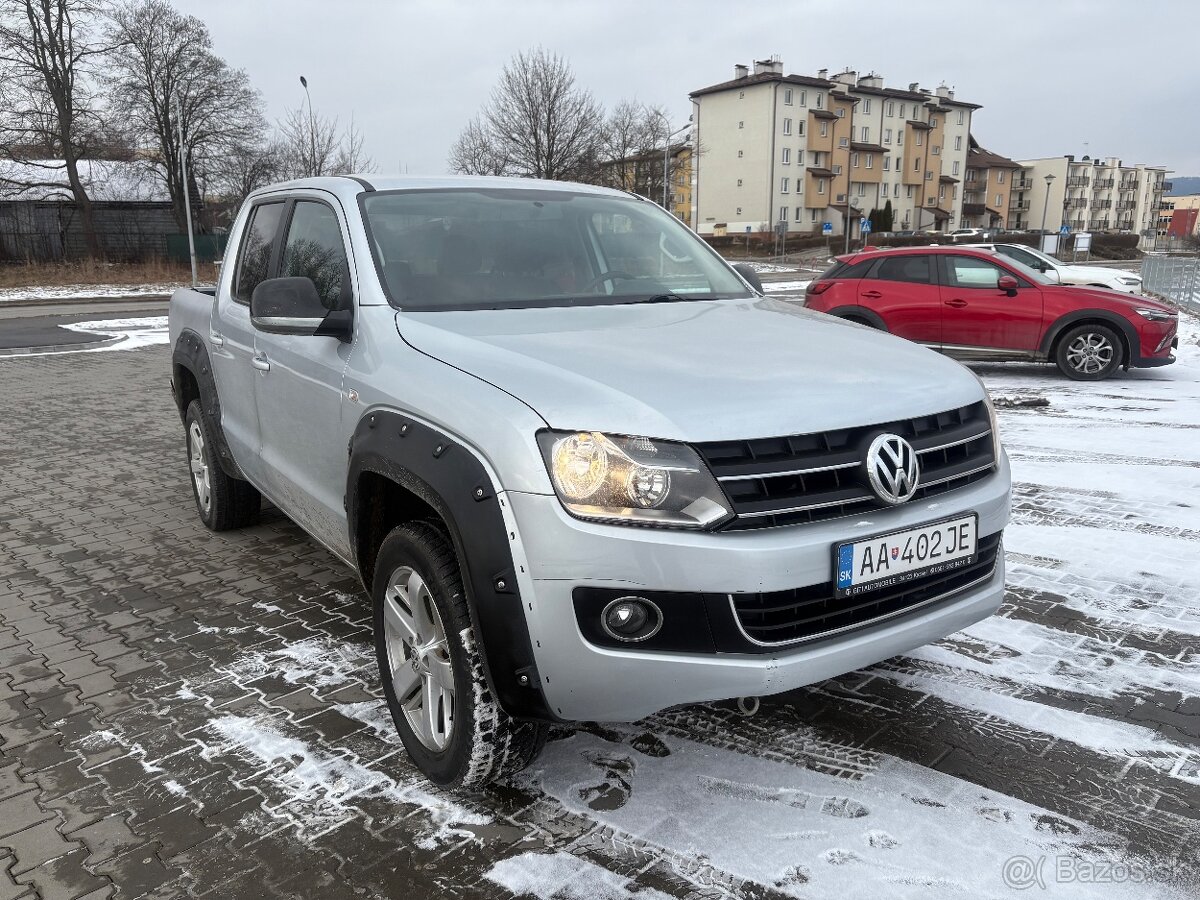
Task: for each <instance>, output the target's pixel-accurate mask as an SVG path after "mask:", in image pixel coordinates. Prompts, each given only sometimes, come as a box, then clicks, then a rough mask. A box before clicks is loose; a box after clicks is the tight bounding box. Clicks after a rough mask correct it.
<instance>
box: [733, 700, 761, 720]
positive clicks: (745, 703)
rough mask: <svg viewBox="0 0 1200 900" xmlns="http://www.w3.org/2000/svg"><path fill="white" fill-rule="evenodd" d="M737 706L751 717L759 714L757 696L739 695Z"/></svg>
mask: <svg viewBox="0 0 1200 900" xmlns="http://www.w3.org/2000/svg"><path fill="white" fill-rule="evenodd" d="M737 708H738V712H740V713H741V714H742V715H743V716H746V717H749V716H753V715H757V714H758V698H757V697H738V698H737Z"/></svg>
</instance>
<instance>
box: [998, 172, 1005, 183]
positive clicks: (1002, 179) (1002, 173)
mask: <svg viewBox="0 0 1200 900" xmlns="http://www.w3.org/2000/svg"><path fill="white" fill-rule="evenodd" d="M996 184H1004V170H1003V169H1001V170H1000V171H999V172H997V173H996Z"/></svg>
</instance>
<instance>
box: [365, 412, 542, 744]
mask: <svg viewBox="0 0 1200 900" xmlns="http://www.w3.org/2000/svg"><path fill="white" fill-rule="evenodd" d="M368 472H370V473H374V474H376V475H380V476H383V477H384V478H387V479H390V480H391V481H393V482H395V483H396V484H398V485H400V486H401V487H403V488H404V489H406V490H408V491H411V492H412V493H413V494H415V495H416V496H417V497H419V498H421V499H422V500H423V501H424V502H426V503H427V504H429V506H431V507H433V509H434V510H436V511H437V513H438V515H439V516H440V517H441V518H442V520H443V521H444V522H445V524H446V526H447V528H448V529H449V531H450V538H451V540H452V542H453V544H454V549H455V551H456V552H457V554H458V559H459V562H460V564H461V566H462V570H463V572H462V574H463V587H464V588H465V590H466V595H467V602H468V605H469V607H470V610H471V621H472V623H473V624H474V626H475V631H476V634H477V635H478V638H479V643H480V645H481V649H482V651H483V661H484V673H485V675H486V676H487V680H488V684H489V685H490V687H491V689H492V693H493V695H494V696H495V698H496V699H497V701H499V703H500V705H501V707H502V708H503V709H504V710H505V712H507V713H508V714H509V715H510V716H513V717H514V718H518V719H534V720H538V721H547V722H557V721H560V719H559V718H558V717H557V716H555V715H554V714H553V713H552V712H551V711H550V707H549V705H548V704H547V703H546V698H545V695H544V694H543V692H542V682H541V676H539V675H538V674H537V666H536V662H535V660H534V655H533V645H532V642H531V640H530V637H529V628H528V624H527V623H526V619H525V606H524V601H523V600H522V597H521V592H520V589H519V588H518V586H517V581H516V578H515V571H514V569H515V567H514V564H513V558H512V551H511V550H510V549H509V535H508V529H507V528H506V527H505V524H504V516H503V514H502V512H501V509H500V504H501V502H502V501H501V500H500V498H499V497H497V495H496V488H495V485H493V484H492V481H491V478H489V477H488V473H487V470H486V469H484V467H483V465H482V464H481V463H480V462H479V460H478V459H477V458H476V457H475V455H474V454H473V453H471V451H469V450H468V449H466V448H465V447H464V446H462V444H460V443H458V442H457V441H456V440H454V438H452V437H450V436H448V435H446V434H442V433H441V432H439V431H437V430H435V429H434V428H431V427H430V426H428V425H425V424H423V423H421V422H417V421H414V420H413V419H410V418H408V417H406V416H404V415H402V414H400V413H398V412H392V411H376V412H373V413H369V414H367V415H365V416H364V417H363V418H362V420H361V421H360V422H359V423H358V427H357V428H356V429H355V431H354V436H353V438H351V441H350V470H349V474H348V477H347V483H346V500H347V507H346V509H347V515H348V519H349V526H350V544H351V546H352V547H354V548H355V556H356V563H358V566H359V570H360V572H361V571H362V568H363V566H362V560H361V559H360V558H358V557H359V556H360V552H359V540H358V537H359V536H358V533H357V532H358V526H357V523H358V518H359V514H360V505H361V503H362V499H363V498H362V497H360V496H359V494H358V490H357V485H358V482H359V479H360V477H361V476H362V475H363V474H364V473H368ZM481 493H482V496H481ZM366 587H367V589H368V591H369V590H370V585H366ZM522 673H524V675H525V680H526V683H525V684H521V683H520V678H521V676H522ZM530 673H533V674H532V675H530Z"/></svg>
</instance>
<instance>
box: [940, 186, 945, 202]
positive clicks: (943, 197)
mask: <svg viewBox="0 0 1200 900" xmlns="http://www.w3.org/2000/svg"><path fill="white" fill-rule="evenodd" d="M938 199H939V200H945V199H946V186H945V185H944V184H943V185H942V186H941V187H940V188H938Z"/></svg>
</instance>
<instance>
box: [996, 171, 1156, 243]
mask: <svg viewBox="0 0 1200 900" xmlns="http://www.w3.org/2000/svg"><path fill="white" fill-rule="evenodd" d="M1019 162H1020V163H1021V166H1022V176H1020V177H1022V180H1023V182H1025V183H1028V184H1029V188H1028V189H1027V190H1021V191H1017V192H1015V193H1014V194H1013V198H1014V202H1019V203H1025V202H1028V203H1029V209H1028V210H1026V212H1027V215H1028V220H1029V227H1031V228H1041V227H1042V214H1043V211H1044V212H1045V227H1046V228H1047V229H1049V230H1051V231H1058V230H1059V229H1060V228H1061V227H1062V226H1063V224H1066V225H1068V226H1069V227H1070V228H1071V230H1072V231H1127V232H1131V233H1135V234H1137V235H1138V236H1139V237H1140V238H1141V240H1140V241H1139V242H1138V246H1139V247H1141V248H1142V249H1148V248H1152V247H1153V246H1154V240H1155V237H1156V235H1157V232H1158V217H1159V207H1160V206H1161V205H1162V195H1163V192H1164V191H1166V190H1170V182H1168V181H1166V180H1165V179H1166V175H1167V170H1166V169H1165V168H1164V167H1163V166H1147V165H1144V164H1142V163H1138V164H1137V165H1133V166H1127V165H1125V164H1124V163H1122V161H1121V160H1119V159H1117V158H1116V157H1108V158H1105V159H1092V158H1090V157H1088V156H1084V157H1083V158H1082V159H1079V160H1077V159H1075V157H1074V156H1070V155H1067V156H1051V157H1046V158H1044V159H1025V160H1019ZM1048 176H1052V177H1050V178H1049V180H1047V177H1048Z"/></svg>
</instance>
